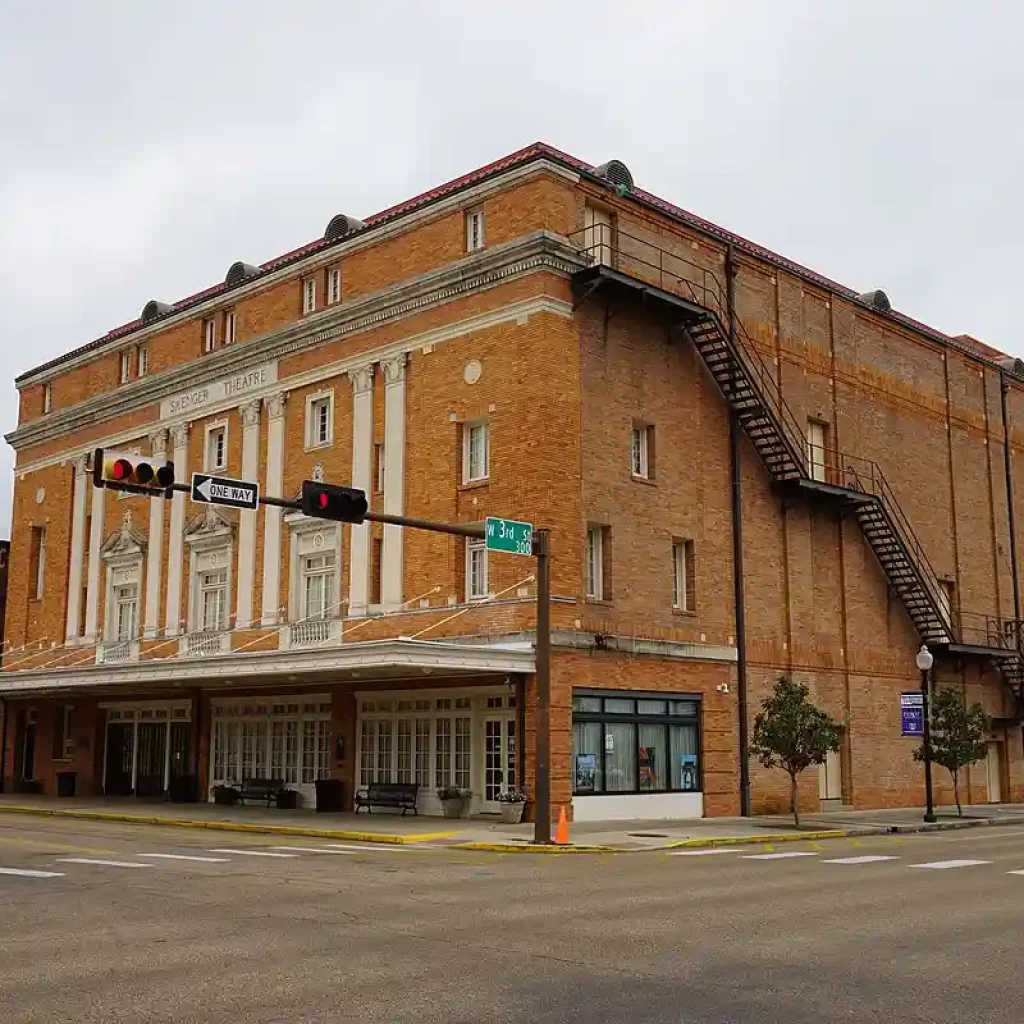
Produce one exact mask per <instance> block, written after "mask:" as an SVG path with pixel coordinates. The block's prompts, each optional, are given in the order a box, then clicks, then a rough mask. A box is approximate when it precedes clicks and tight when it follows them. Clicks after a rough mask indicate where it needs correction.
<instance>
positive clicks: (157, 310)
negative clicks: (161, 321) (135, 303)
mask: <svg viewBox="0 0 1024 1024" xmlns="http://www.w3.org/2000/svg"><path fill="white" fill-rule="evenodd" d="M170 311H171V306H170V304H169V303H167V302H159V301H157V300H156V299H150V300H149V302H147V303H146V304H145V305H144V306H143V307H142V322H143V323H148V322H149V321H150V320H155V319H156V318H157V317H158V316H163V315H164V314H165V313H170Z"/></svg>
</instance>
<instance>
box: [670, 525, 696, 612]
mask: <svg viewBox="0 0 1024 1024" xmlns="http://www.w3.org/2000/svg"><path fill="white" fill-rule="evenodd" d="M694 589H695V587H694V565H693V541H692V540H674V541H672V607H673V608H675V609H676V610H677V611H681V612H692V611H693V610H694Z"/></svg>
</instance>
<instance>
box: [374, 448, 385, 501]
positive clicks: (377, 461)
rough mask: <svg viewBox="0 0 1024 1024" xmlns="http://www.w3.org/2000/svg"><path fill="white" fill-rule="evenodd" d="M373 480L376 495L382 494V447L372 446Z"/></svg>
mask: <svg viewBox="0 0 1024 1024" xmlns="http://www.w3.org/2000/svg"><path fill="white" fill-rule="evenodd" d="M373 461H374V480H375V482H376V486H377V493H378V494H383V493H384V445H383V444H375V445H374V446H373Z"/></svg>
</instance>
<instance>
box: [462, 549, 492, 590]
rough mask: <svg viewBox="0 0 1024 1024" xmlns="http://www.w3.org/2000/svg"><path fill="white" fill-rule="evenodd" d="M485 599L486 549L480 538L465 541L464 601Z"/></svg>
mask: <svg viewBox="0 0 1024 1024" xmlns="http://www.w3.org/2000/svg"><path fill="white" fill-rule="evenodd" d="M485 597H487V548H486V547H485V546H484V540H483V538H481V537H470V538H467V540H466V599H467V600H469V601H480V600H483V598H485Z"/></svg>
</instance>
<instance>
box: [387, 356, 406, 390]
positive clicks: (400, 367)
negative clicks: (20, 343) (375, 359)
mask: <svg viewBox="0 0 1024 1024" xmlns="http://www.w3.org/2000/svg"><path fill="white" fill-rule="evenodd" d="M408 359H409V356H408V354H407V353H405V352H399V353H398V355H397V356H392V357H391V358H390V359H386V360H384V363H383V364H382V365H383V367H384V382H385V383H386V384H398V383H399V382H400V381H401V380H402V378H403V377H404V376H405V364H406V362H408Z"/></svg>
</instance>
